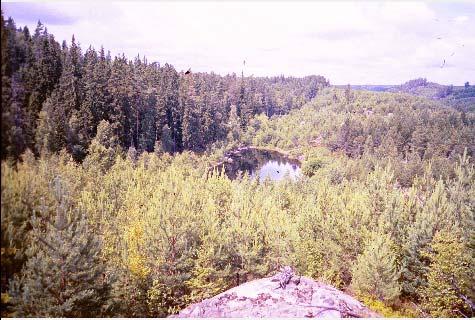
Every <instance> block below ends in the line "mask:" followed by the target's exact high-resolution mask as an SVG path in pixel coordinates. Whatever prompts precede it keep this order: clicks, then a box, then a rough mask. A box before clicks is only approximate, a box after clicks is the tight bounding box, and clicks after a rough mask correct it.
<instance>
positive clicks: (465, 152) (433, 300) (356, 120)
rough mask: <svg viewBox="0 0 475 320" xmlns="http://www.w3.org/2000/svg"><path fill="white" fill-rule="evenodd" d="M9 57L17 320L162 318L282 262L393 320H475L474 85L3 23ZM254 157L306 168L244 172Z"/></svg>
mask: <svg viewBox="0 0 475 320" xmlns="http://www.w3.org/2000/svg"><path fill="white" fill-rule="evenodd" d="M1 59H2V65H1V69H2V104H1V105H2V111H1V112H2V120H1V121H2V129H1V130H2V133H1V134H2V154H1V158H2V163H1V234H2V235H1V274H2V276H1V314H2V317H3V316H10V317H165V316H168V315H171V314H175V313H177V312H178V311H179V310H181V309H183V308H184V307H186V306H188V305H189V304H191V303H194V302H198V301H201V300H203V299H206V298H209V297H212V296H214V295H216V294H218V293H220V292H223V291H225V290H227V289H229V288H232V287H234V286H237V285H239V284H241V283H243V282H246V281H249V280H252V279H257V278H262V277H265V276H267V275H268V274H269V273H270V272H272V271H274V270H277V269H278V268H279V267H280V266H282V265H291V266H294V267H295V268H296V269H297V270H298V272H299V273H300V274H302V275H305V276H309V277H311V278H313V279H317V280H319V281H322V282H325V283H328V284H331V285H333V286H335V287H336V288H338V289H340V290H343V291H345V292H348V293H350V294H351V295H354V296H355V297H357V298H358V299H359V300H360V301H362V302H363V303H365V304H366V305H367V306H369V307H370V308H371V309H373V310H375V311H377V312H379V313H380V314H381V315H383V316H386V317H473V316H475V165H474V163H475V162H474V156H475V112H474V111H475V104H474V103H473V98H474V97H475V92H474V89H473V88H474V86H473V85H470V84H469V83H467V84H466V85H465V86H463V87H457V88H452V89H449V91H447V89H446V87H444V86H441V87H436V89H437V90H439V91H437V92H441V91H440V90H441V89H442V90H445V91H444V92H445V93H444V96H441V95H439V96H437V95H436V96H434V95H432V93H430V94H426V95H425V94H419V93H420V92H426V91H427V90H428V89H427V88H429V89H430V88H434V87H435V86H433V85H431V84H428V83H427V80H425V79H415V80H412V82H411V81H409V82H408V83H406V84H403V85H401V86H400V87H398V88H396V89H392V90H380V91H383V92H380V91H379V90H378V92H375V91H367V90H364V89H361V90H355V89H354V88H352V86H350V85H348V86H345V87H338V86H331V85H330V82H329V80H327V79H326V78H324V77H323V76H307V77H304V78H296V77H284V76H280V77H253V76H244V74H243V73H241V75H236V74H232V75H227V76H220V75H218V74H213V73H195V72H193V70H192V72H191V73H189V74H185V73H184V72H178V71H177V70H175V68H174V67H173V66H172V65H170V64H164V65H160V64H159V63H157V62H154V63H149V62H148V61H147V59H146V58H144V57H139V56H137V57H136V58H134V59H133V60H129V59H128V58H127V57H125V56H124V55H121V56H116V57H114V58H112V57H111V55H110V53H107V52H106V50H105V49H104V48H101V49H100V50H99V51H96V50H95V49H94V48H92V47H89V48H88V49H87V50H86V51H85V52H84V53H83V51H82V49H81V47H80V45H79V43H78V42H76V39H75V38H74V36H73V38H72V41H71V43H70V45H69V46H68V45H67V44H66V42H63V43H62V44H59V43H58V42H57V41H56V40H55V38H54V36H53V35H52V34H49V33H48V31H47V28H46V27H45V26H44V25H43V24H42V23H41V22H39V23H38V26H37V28H36V29H35V30H34V32H33V33H30V31H29V30H28V28H27V27H23V28H21V27H17V26H16V25H15V22H14V21H13V19H12V18H8V19H7V20H4V18H3V14H2V21H1ZM417 87H424V88H425V89H417ZM414 88H416V89H414ZM450 90H451V91H450ZM242 146H255V147H262V148H269V149H279V150H285V151H286V152H288V153H289V154H290V155H293V156H295V157H299V158H301V159H302V172H303V175H302V177H301V178H299V179H298V180H296V181H293V180H290V179H283V180H281V181H269V180H265V181H260V180H258V179H253V178H251V177H250V176H249V175H247V174H244V175H242V176H239V177H238V178H236V179H230V178H229V177H228V176H227V175H226V173H225V172H224V171H223V170H220V168H219V167H216V166H215V164H216V163H218V162H219V161H220V160H221V159H222V158H223V156H224V155H225V154H226V152H228V151H229V150H233V149H235V148H238V147H242Z"/></svg>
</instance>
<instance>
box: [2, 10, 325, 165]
mask: <svg viewBox="0 0 475 320" xmlns="http://www.w3.org/2000/svg"><path fill="white" fill-rule="evenodd" d="M1 36H2V47H1V55H2V159H4V158H6V157H12V158H18V156H19V155H20V154H22V153H23V152H24V151H25V150H26V149H27V148H28V149H30V150H32V151H33V152H34V153H35V154H37V155H38V154H41V153H51V152H53V153H54V152H57V151H59V150H61V149H66V150H67V151H68V152H69V153H71V154H72V155H73V157H74V158H75V159H76V160H78V161H81V160H82V159H84V157H85V156H86V155H87V154H88V148H89V145H90V143H91V141H92V139H93V138H94V137H95V136H96V132H97V127H98V125H99V123H100V122H101V121H106V123H105V124H104V125H105V126H106V127H110V132H111V133H112V134H113V135H114V137H115V138H114V137H109V139H118V144H119V146H120V147H121V148H122V149H124V150H127V148H130V147H133V148H135V149H136V150H137V151H152V150H154V148H155V147H159V148H162V149H163V150H164V151H168V152H177V151H182V150H193V151H201V150H204V149H205V148H206V146H207V145H209V144H210V143H213V142H215V141H218V140H220V139H223V138H225V137H226V136H227V134H228V131H229V124H228V123H229V117H230V115H233V116H235V117H237V121H238V122H239V124H240V126H241V127H242V128H244V127H246V126H247V124H248V122H249V120H250V118H251V117H252V116H253V115H255V114H259V113H265V114H266V115H268V116H272V115H275V114H285V113H287V112H288V111H289V110H291V109H293V108H298V107H300V106H302V105H303V104H304V103H305V102H307V101H309V100H310V99H312V98H314V97H315V96H316V94H317V91H318V90H319V89H321V88H322V87H325V86H328V85H329V82H328V81H327V80H326V79H325V78H324V77H322V76H308V77H304V78H294V77H284V76H279V77H272V78H267V77H266V78H259V77H244V76H243V75H241V76H236V74H232V75H227V76H220V75H217V74H214V73H210V74H209V73H193V72H192V73H191V74H188V75H185V74H184V73H183V72H178V71H177V70H175V68H174V67H173V66H172V65H169V64H164V65H160V64H159V63H156V62H154V63H149V62H148V61H147V60H146V59H145V58H141V57H139V56H137V57H136V58H135V59H133V60H129V59H127V58H126V57H125V56H124V55H121V56H116V57H114V58H112V57H111V55H110V53H106V51H105V50H104V48H101V49H100V50H99V51H96V50H94V48H92V47H89V48H88V49H87V50H86V52H85V53H83V52H82V50H81V47H80V46H79V44H78V43H77V42H76V40H75V38H74V36H73V38H72V41H71V45H70V46H68V45H67V44H66V42H65V41H63V43H62V44H59V43H58V42H57V41H56V40H55V38H54V36H53V35H51V34H49V33H48V31H47V29H46V28H45V27H44V26H43V24H41V22H39V23H38V25H37V27H36V29H35V31H34V33H33V34H30V31H29V30H28V28H27V27H23V28H17V27H16V25H15V22H14V21H13V19H12V18H9V19H8V20H7V21H4V19H3V14H2V21H1ZM232 111H233V112H232ZM231 122H233V121H231ZM234 122H235V121H234Z"/></svg>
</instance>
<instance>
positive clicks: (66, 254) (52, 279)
mask: <svg viewBox="0 0 475 320" xmlns="http://www.w3.org/2000/svg"><path fill="white" fill-rule="evenodd" d="M54 190H55V197H56V200H57V201H58V207H57V209H56V214H55V217H54V221H51V220H46V221H39V220H33V225H34V230H33V234H34V237H35V239H36V240H37V241H38V242H37V247H36V248H35V249H36V250H34V251H36V253H35V254H34V255H33V256H32V257H31V258H30V259H29V260H28V261H27V263H26V265H25V267H24V269H23V270H22V275H21V277H17V278H16V279H15V280H14V281H13V282H12V283H11V287H10V295H11V297H12V302H13V305H14V311H15V315H16V316H22V317H26V316H30V317H31V316H34V317H92V316H97V315H100V314H101V312H102V310H101V308H102V307H103V305H104V303H105V301H107V299H108V294H109V290H110V288H109V283H108V281H107V279H106V277H105V265H104V264H103V261H102V260H101V258H100V252H101V242H100V240H99V238H98V236H96V235H95V234H94V232H91V228H90V226H89V225H88V222H87V219H86V217H85V215H84V213H83V212H80V211H79V210H77V209H74V208H73V204H72V203H71V200H70V199H69V195H68V193H67V192H66V190H65V189H64V187H63V185H62V182H61V179H60V178H59V177H57V178H56V179H55V185H54ZM46 210H47V208H46Z"/></svg>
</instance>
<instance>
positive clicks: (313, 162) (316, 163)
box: [302, 158, 324, 177]
mask: <svg viewBox="0 0 475 320" xmlns="http://www.w3.org/2000/svg"><path fill="white" fill-rule="evenodd" d="M323 166H324V162H323V161H322V160H321V159H319V158H311V159H308V160H307V161H305V163H304V164H303V166H302V173H303V174H304V175H306V176H308V177H312V176H313V175H314V174H315V173H316V172H317V171H318V170H319V169H320V168H322V167H323Z"/></svg>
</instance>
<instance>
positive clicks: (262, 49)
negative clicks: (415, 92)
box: [2, 1, 475, 84]
mask: <svg viewBox="0 0 475 320" xmlns="http://www.w3.org/2000/svg"><path fill="white" fill-rule="evenodd" d="M42 6H43V7H44V8H46V9H48V8H49V9H51V10H52V9H53V8H54V10H55V12H63V13H64V15H68V16H72V17H75V18H77V19H75V22H74V23H73V24H69V25H51V26H48V29H49V30H50V31H51V32H52V33H54V34H55V35H56V36H57V39H59V40H62V39H68V40H69V39H70V37H71V34H72V33H75V35H76V38H77V39H79V41H80V42H81V44H82V47H83V49H84V50H85V49H86V47H87V46H88V45H89V44H92V45H93V46H94V47H96V48H99V47H100V45H101V44H103V45H104V47H105V48H106V49H110V50H111V51H112V53H113V54H118V53H122V52H124V53H125V54H126V55H127V56H128V57H129V58H133V57H134V56H135V55H136V54H137V53H140V54H141V56H143V55H146V56H147V57H148V60H149V61H155V60H158V61H159V62H160V63H165V62H169V63H171V64H173V65H175V66H176V67H177V68H178V69H181V70H183V69H184V70H186V69H188V67H191V68H192V69H193V70H196V71H215V72H218V73H221V74H225V73H232V72H236V73H240V71H241V69H242V61H243V60H244V59H246V70H245V72H246V74H254V75H277V74H282V73H283V74H286V75H296V76H302V75H307V74H321V75H324V76H326V77H328V78H329V79H330V80H331V82H332V83H343V84H344V83H355V84H356V83H380V84H396V83H401V82H403V81H406V80H408V79H410V78H414V77H418V76H424V77H427V78H428V79H429V80H431V81H438V82H441V83H454V84H462V83H464V82H465V81H471V82H475V79H474V78H473V77H474V76H473V74H474V73H473V69H474V68H475V65H474V60H473V59H472V58H471V57H473V56H475V52H474V50H475V43H474V41H475V40H474V35H473V32H471V31H470V30H475V24H474V22H473V21H474V19H472V18H471V12H468V13H467V12H463V11H461V9H457V8H456V7H455V6H454V9H453V10H452V11H453V12H452V11H450V10H449V11H447V10H446V9H447V8H444V10H441V9H440V8H438V7H437V6H434V5H433V4H432V3H425V2H268V1H266V2H248V1H244V2H227V1H224V2H182V1H179V2H175V3H172V2H117V3H112V2H103V3H101V2H98V3H92V2H84V3H56V2H55V3H44V4H42ZM447 6H449V4H447ZM467 6H472V8H474V7H475V5H471V4H470V3H468V4H465V3H464V8H466V7H467ZM3 7H4V5H3V4H2V8H3ZM8 8H9V7H8V6H6V9H7V10H6V11H7V14H9V12H8V11H9V10H8ZM456 9H457V10H456ZM463 10H465V9H463ZM39 13H40V12H39ZM30 14H34V12H32V13H30ZM12 15H13V17H14V18H15V14H14V13H13V12H12ZM447 15H450V17H449V18H447ZM39 18H41V17H39ZM45 23H46V24H47V21H45ZM439 36H441V37H442V39H436V38H437V37H439ZM454 52H455V54H454V55H452V53H454ZM443 59H446V60H447V64H446V65H447V68H442V69H441V68H440V67H438V66H440V64H441V62H442V61H443Z"/></svg>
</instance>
